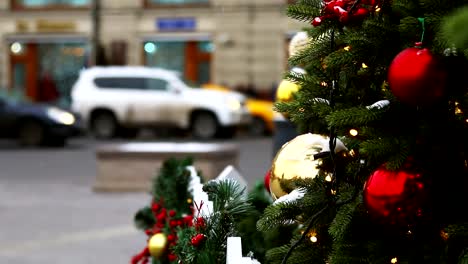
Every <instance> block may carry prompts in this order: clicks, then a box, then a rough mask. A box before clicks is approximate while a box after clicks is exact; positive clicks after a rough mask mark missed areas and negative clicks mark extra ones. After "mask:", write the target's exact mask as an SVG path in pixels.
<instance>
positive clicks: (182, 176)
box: [134, 158, 193, 230]
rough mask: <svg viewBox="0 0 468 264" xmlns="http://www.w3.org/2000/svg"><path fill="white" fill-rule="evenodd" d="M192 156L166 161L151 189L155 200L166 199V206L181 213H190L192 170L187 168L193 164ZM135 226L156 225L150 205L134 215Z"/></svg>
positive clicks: (154, 179)
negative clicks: (188, 200) (188, 202)
mask: <svg viewBox="0 0 468 264" xmlns="http://www.w3.org/2000/svg"><path fill="white" fill-rule="evenodd" d="M192 163H193V161H192V159H191V158H185V159H181V160H177V159H174V158H171V159H168V160H166V161H164V163H163V164H162V167H161V169H160V170H159V174H158V176H157V177H154V178H153V185H152V189H151V194H152V200H153V201H161V199H162V200H163V201H164V207H165V208H167V209H174V210H176V211H177V212H178V213H179V214H180V215H182V214H188V213H190V208H189V207H188V206H187V199H189V198H191V194H190V193H189V191H188V183H189V181H190V172H189V171H188V170H187V169H186V167H187V166H190V165H192ZM134 223H135V226H136V227H137V228H138V229H140V230H146V229H149V228H151V227H153V226H154V224H155V223H156V220H155V219H154V216H153V213H152V211H151V208H150V207H149V206H146V207H144V208H142V209H140V210H138V211H137V213H136V214H135V217H134Z"/></svg>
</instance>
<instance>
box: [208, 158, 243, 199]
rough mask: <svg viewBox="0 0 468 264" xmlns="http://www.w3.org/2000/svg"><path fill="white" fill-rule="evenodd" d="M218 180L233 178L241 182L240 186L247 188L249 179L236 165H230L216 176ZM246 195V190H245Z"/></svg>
mask: <svg viewBox="0 0 468 264" xmlns="http://www.w3.org/2000/svg"><path fill="white" fill-rule="evenodd" d="M215 180H216V181H224V180H232V181H235V182H237V183H239V186H240V187H241V188H242V189H244V190H247V181H246V180H245V179H244V177H242V175H241V174H240V173H239V171H237V170H236V169H235V168H234V166H232V165H229V166H227V167H226V168H224V170H223V171H222V172H221V173H220V174H219V175H218V177H216V179H215ZM244 194H245V195H246V192H244Z"/></svg>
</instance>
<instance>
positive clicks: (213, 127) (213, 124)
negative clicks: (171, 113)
mask: <svg viewBox="0 0 468 264" xmlns="http://www.w3.org/2000/svg"><path fill="white" fill-rule="evenodd" d="M217 132H218V120H217V119H216V117H215V116H214V115H213V114H211V113H208V112H201V113H197V114H196V115H195V116H194V117H193V119H192V136H193V137H195V138H198V139H211V138H214V137H215V136H216V134H217Z"/></svg>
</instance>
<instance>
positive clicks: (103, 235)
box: [0, 137, 272, 264]
mask: <svg viewBox="0 0 468 264" xmlns="http://www.w3.org/2000/svg"><path fill="white" fill-rule="evenodd" d="M153 140H154V139H153ZM120 142H123V141H122V140H115V141H96V140H93V139H88V138H80V139H75V140H72V141H71V142H70V144H69V145H68V146H67V147H65V148H63V149H62V148H40V149H24V148H20V147H18V146H17V145H16V144H15V143H14V142H10V141H6V140H3V141H0V264H3V263H5V264H55V263H67V264H88V263H99V264H106V263H112V264H116V263H129V260H130V258H131V256H132V255H134V254H136V253H138V252H139V251H140V250H141V249H142V248H143V247H144V246H145V241H146V240H145V239H146V236H145V235H144V234H143V233H141V232H139V231H137V230H136V229H135V228H134V226H133V219H132V218H133V215H134V213H135V212H136V211H137V210H138V209H139V208H141V207H143V206H145V205H147V204H148V203H149V200H150V196H149V195H148V194H146V193H96V192H93V191H92V185H93V183H94V180H95V177H96V161H95V149H96V148H97V147H98V146H100V145H103V144H110V143H120ZM232 142H234V143H236V144H238V146H239V150H240V160H239V168H238V169H239V171H240V172H241V174H243V175H244V176H245V178H246V180H247V182H248V183H249V185H250V186H252V185H253V184H254V183H255V182H256V181H263V176H264V174H265V172H266V170H267V169H268V168H269V166H270V164H271V157H272V153H271V151H272V140H271V138H269V137H264V138H247V137H239V138H237V139H235V140H232Z"/></svg>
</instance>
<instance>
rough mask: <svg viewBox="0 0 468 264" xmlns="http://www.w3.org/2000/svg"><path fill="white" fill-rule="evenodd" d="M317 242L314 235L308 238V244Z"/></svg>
mask: <svg viewBox="0 0 468 264" xmlns="http://www.w3.org/2000/svg"><path fill="white" fill-rule="evenodd" d="M317 240H318V239H317V237H316V236H315V235H312V236H311V237H310V242H312V243H315V242H317Z"/></svg>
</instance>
